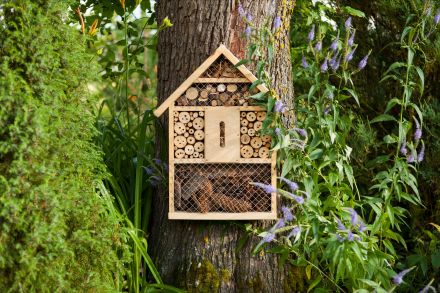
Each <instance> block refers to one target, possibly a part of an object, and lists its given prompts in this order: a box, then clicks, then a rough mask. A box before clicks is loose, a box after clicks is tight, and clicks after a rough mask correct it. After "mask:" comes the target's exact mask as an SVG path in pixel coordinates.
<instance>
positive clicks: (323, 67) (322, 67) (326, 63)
mask: <svg viewBox="0 0 440 293" xmlns="http://www.w3.org/2000/svg"><path fill="white" fill-rule="evenodd" d="M327 70H328V62H327V58H325V59H324V62H322V64H321V72H326V71H327Z"/></svg>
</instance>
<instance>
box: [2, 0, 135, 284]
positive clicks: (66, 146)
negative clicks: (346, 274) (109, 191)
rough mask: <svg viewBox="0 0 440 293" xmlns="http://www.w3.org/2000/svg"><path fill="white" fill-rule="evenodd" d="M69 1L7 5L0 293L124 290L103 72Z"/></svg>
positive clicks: (123, 243) (123, 239)
mask: <svg viewBox="0 0 440 293" xmlns="http://www.w3.org/2000/svg"><path fill="white" fill-rule="evenodd" d="M66 11H67V6H66V4H65V3H63V2H62V1H24V0H23V1H9V2H7V3H6V4H2V5H1V7H0V19H2V34H1V36H0V43H1V46H0V56H1V63H0V67H1V69H0V104H1V107H0V194H1V197H0V224H1V229H0V231H1V232H0V255H1V257H0V286H1V291H2V292H8V291H13V292H54V291H66V292H85V291H90V290H91V291H101V292H102V291H106V290H110V291H112V290H120V289H121V288H120V287H118V286H119V284H121V283H122V277H123V276H124V275H125V274H126V270H125V269H124V267H123V264H124V262H127V261H128V259H127V256H128V252H127V247H126V242H127V241H128V240H127V237H128V234H126V233H125V232H124V231H123V227H121V224H120V220H121V219H120V218H119V217H118V216H117V215H116V214H115V213H113V212H112V210H111V208H110V206H109V202H110V201H111V199H110V198H109V197H105V196H100V195H101V194H102V191H103V189H102V188H100V181H101V180H102V179H103V178H104V177H105V167H104V164H103V162H102V158H101V153H100V152H99V151H98V149H97V148H96V147H95V145H94V144H93V138H94V137H95V136H96V134H97V131H96V129H95V128H94V122H95V119H94V115H93V113H92V112H91V109H93V108H94V107H95V103H96V102H97V99H96V97H93V96H91V95H90V93H89V91H88V88H87V85H88V84H89V83H90V82H92V81H94V80H95V79H96V77H97V75H98V74H97V64H96V62H95V61H94V59H95V58H94V57H93V55H90V54H89V53H87V52H86V51H85V46H84V45H85V40H84V38H82V37H80V36H79V34H78V32H77V30H75V29H74V28H72V27H70V26H69V25H67V24H65V23H64V22H63V21H65V20H66V19H67V17H68V15H67V13H66Z"/></svg>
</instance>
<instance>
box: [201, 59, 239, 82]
mask: <svg viewBox="0 0 440 293" xmlns="http://www.w3.org/2000/svg"><path fill="white" fill-rule="evenodd" d="M201 77H210V78H219V77H226V78H240V77H244V75H243V74H242V73H241V72H240V71H239V70H238V69H237V68H235V67H234V65H233V64H232V63H231V62H230V61H229V60H227V59H226V58H225V57H223V56H221V57H219V58H218V59H217V60H216V61H215V62H214V63H213V64H212V65H211V66H210V67H209V68H208V69H207V70H206V71H205V72H204V73H203V75H202V76H201Z"/></svg>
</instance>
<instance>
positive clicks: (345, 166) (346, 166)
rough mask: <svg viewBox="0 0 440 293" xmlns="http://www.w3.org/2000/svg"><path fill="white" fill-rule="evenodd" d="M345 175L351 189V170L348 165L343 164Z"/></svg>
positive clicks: (352, 178)
mask: <svg viewBox="0 0 440 293" xmlns="http://www.w3.org/2000/svg"><path fill="white" fill-rule="evenodd" d="M344 171H345V175H346V176H347V179H348V182H350V186H351V188H353V183H354V176H353V168H352V167H351V166H350V165H345V164H344Z"/></svg>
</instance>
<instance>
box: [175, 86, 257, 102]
mask: <svg viewBox="0 0 440 293" xmlns="http://www.w3.org/2000/svg"><path fill="white" fill-rule="evenodd" d="M249 86H250V84H249V83H225V84H223V83H194V84H193V85H192V86H191V87H190V88H188V90H187V91H186V92H185V93H183V94H182V96H180V97H179V98H178V99H177V100H176V102H175V105H176V106H214V107H215V106H251V105H254V104H255V102H254V100H253V99H251V98H249V96H251V95H253V94H255V93H257V92H258V90H256V89H253V90H249Z"/></svg>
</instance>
